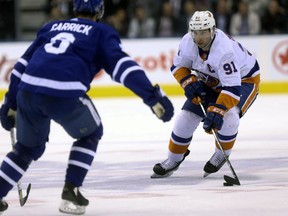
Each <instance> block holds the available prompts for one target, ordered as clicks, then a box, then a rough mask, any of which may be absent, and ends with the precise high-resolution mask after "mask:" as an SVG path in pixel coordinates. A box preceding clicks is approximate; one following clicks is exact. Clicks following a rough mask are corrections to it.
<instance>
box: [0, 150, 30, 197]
mask: <svg viewBox="0 0 288 216" xmlns="http://www.w3.org/2000/svg"><path fill="white" fill-rule="evenodd" d="M31 161H32V160H24V159H23V158H22V157H21V156H19V155H18V154H15V152H13V151H11V152H9V153H8V154H7V155H6V157H5V158H4V160H3V162H2V164H1V167H0V185H1V187H0V198H3V197H5V196H6V195H7V194H8V192H9V191H10V190H11V189H12V188H13V186H14V185H16V184H17V182H18V181H19V180H20V179H21V177H22V176H23V175H24V173H25V172H26V170H27V169H28V167H29V165H30V163H31Z"/></svg>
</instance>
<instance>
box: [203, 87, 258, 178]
mask: <svg viewBox="0 0 288 216" xmlns="http://www.w3.org/2000/svg"><path fill="white" fill-rule="evenodd" d="M258 90H259V86H258V84H253V83H242V86H241V98H240V101H239V103H238V105H237V106H236V107H234V108H232V109H231V110H229V111H228V112H227V113H226V114H225V116H224V118H223V120H224V122H223V126H222V128H221V130H219V131H218V132H217V136H218V138H219V140H220V142H221V145H222V148H223V150H224V151H225V153H226V155H227V156H228V157H229V156H230V154H231V152H232V149H233V146H234V144H235V141H236V138H237V133H238V127H239V121H240V118H241V117H242V116H243V115H244V114H245V113H246V111H247V110H248V109H249V107H250V106H251V105H252V104H253V102H254V101H255V100H256V98H257V95H258ZM215 144H216V147H215V152H214V154H213V155H212V157H211V158H210V160H209V161H208V162H207V163H206V165H205V166H204V172H205V173H204V177H206V176H208V175H209V174H211V173H215V172H217V171H218V170H219V169H221V167H222V166H223V165H224V164H225V162H226V160H225V158H224V155H223V154H222V152H221V150H220V148H219V146H218V144H217V142H215Z"/></svg>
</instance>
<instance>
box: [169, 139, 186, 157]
mask: <svg viewBox="0 0 288 216" xmlns="http://www.w3.org/2000/svg"><path fill="white" fill-rule="evenodd" d="M188 147H189V144H188V145H177V144H175V143H173V141H172V140H171V139H170V142H169V150H170V151H171V152H172V153H174V154H184V153H185V152H186V151H187V149H188Z"/></svg>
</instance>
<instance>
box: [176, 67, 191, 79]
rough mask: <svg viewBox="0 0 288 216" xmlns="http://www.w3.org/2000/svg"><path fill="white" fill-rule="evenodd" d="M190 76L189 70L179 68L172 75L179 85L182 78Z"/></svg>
mask: <svg viewBox="0 0 288 216" xmlns="http://www.w3.org/2000/svg"><path fill="white" fill-rule="evenodd" d="M190 74H191V72H190V70H189V69H188V68H184V67H180V68H178V69H177V70H176V71H175V72H174V73H173V76H174V77H175V79H176V80H177V81H178V82H179V83H180V81H181V80H182V79H183V78H184V77H186V76H188V75H190Z"/></svg>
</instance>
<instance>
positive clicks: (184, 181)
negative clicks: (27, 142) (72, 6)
mask: <svg viewBox="0 0 288 216" xmlns="http://www.w3.org/2000/svg"><path fill="white" fill-rule="evenodd" d="M94 102H95V105H96V107H97V109H98V111H99V113H100V115H101V116H102V121H103V123H104V137H103V139H102V140H101V142H100V145H99V147H98V152H97V154H96V157H95V160H94V163H93V166H92V167H91V170H90V172H89V174H88V176H87V178H86V180H85V183H84V185H83V187H82V188H81V191H82V192H83V194H84V195H85V196H86V197H87V198H88V199H89V200H90V205H89V206H88V207H87V210H86V215H91V216H92V215H93V216H98V215H99V216H108V215H109V216H144V215H145V216H154V215H155V216H178V215H179V216H184V215H189V216H190V215H194V216H202V215H203V216H204V215H205V216H207V215H213V216H218V215H219V216H226V215H229V216H243V215H246V216H258V215H259V216H271V215H273V216H286V215H287V214H288V213H287V212H288V127H287V125H288V115H287V107H288V95H260V96H259V97H258V99H257V100H256V102H255V104H254V105H253V106H252V107H251V109H250V110H249V111H248V112H247V114H246V115H245V116H244V117H243V119H242V120H241V123H240V129H239V135H238V140H237V143H236V144H235V148H234V150H233V152H232V154H231V156H230V160H231V163H232V165H233V167H234V169H235V171H236V173H237V175H238V177H239V180H240V182H241V184H242V185H241V186H233V187H223V182H224V179H223V175H229V176H232V174H231V171H230V170H229V168H228V166H227V165H224V166H223V168H222V169H221V170H220V171H219V172H218V173H216V174H214V175H210V176H209V177H207V178H205V179H203V177H202V176H203V166H204V164H205V163H206V161H207V160H208V159H209V158H210V157H211V155H212V153H213V152H214V141H213V136H209V135H207V134H206V133H205V132H204V131H203V129H202V125H201V126H199V128H198V130H197V131H196V133H195V136H194V139H193V143H192V144H191V145H190V148H189V149H190V150H191V154H190V155H189V156H188V157H187V158H186V160H185V161H184V162H183V164H182V165H181V167H180V168H179V170H178V171H177V172H175V173H174V174H173V175H172V176H171V177H169V178H166V179H150V175H151V174H152V167H153V166H154V164H155V163H158V162H161V161H162V160H164V159H166V156H167V145H168V140H169V138H170V133H171V130H172V127H173V122H174V120H175V117H174V118H173V119H172V121H171V122H168V123H162V122H161V121H159V120H158V119H157V118H156V117H155V116H153V115H152V114H151V111H150V109H149V108H148V107H146V106H145V105H144V104H143V103H142V101H141V100H140V99H138V98H128V99H123V98H115V99H114V98H112V99H95V100H94ZM172 102H173V103H174V106H175V112H176V114H177V113H178V112H179V109H180V108H181V105H182V103H183V102H184V97H173V98H172ZM0 139H1V145H0V160H1V161H2V159H3V157H4V156H5V154H6V152H7V151H9V150H10V148H11V144H10V136H9V133H8V132H6V131H5V130H4V129H0ZM72 142H73V140H72V139H71V138H69V137H68V135H66V133H65V132H64V130H63V129H62V128H61V127H59V126H58V125H56V124H54V123H53V124H52V128H51V135H50V142H49V143H47V149H46V152H45V154H44V155H43V157H42V158H41V159H40V160H38V161H36V162H34V163H33V164H32V165H31V167H30V169H29V170H28V172H27V173H26V174H25V176H24V177H23V178H22V180H21V182H22V187H23V190H24V191H23V192H24V193H25V188H26V187H27V185H28V183H31V184H32V189H31V192H30V196H29V199H28V201H27V203H26V204H25V206H24V207H20V205H19V201H18V194H17V190H16V187H15V188H14V189H13V190H12V191H11V192H10V193H9V194H8V196H7V197H6V198H5V200H6V201H7V202H8V203H9V209H8V210H7V211H6V212H5V213H3V215H7V216H16V215H29V216H32V215H33V216H34V215H35V216H46V215H47V216H48V215H49V216H54V215H65V214H62V213H60V212H58V207H59V204H60V196H61V190H62V186H63V181H64V178H65V170H66V163H67V158H68V154H69V150H70V146H71V143H72Z"/></svg>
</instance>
